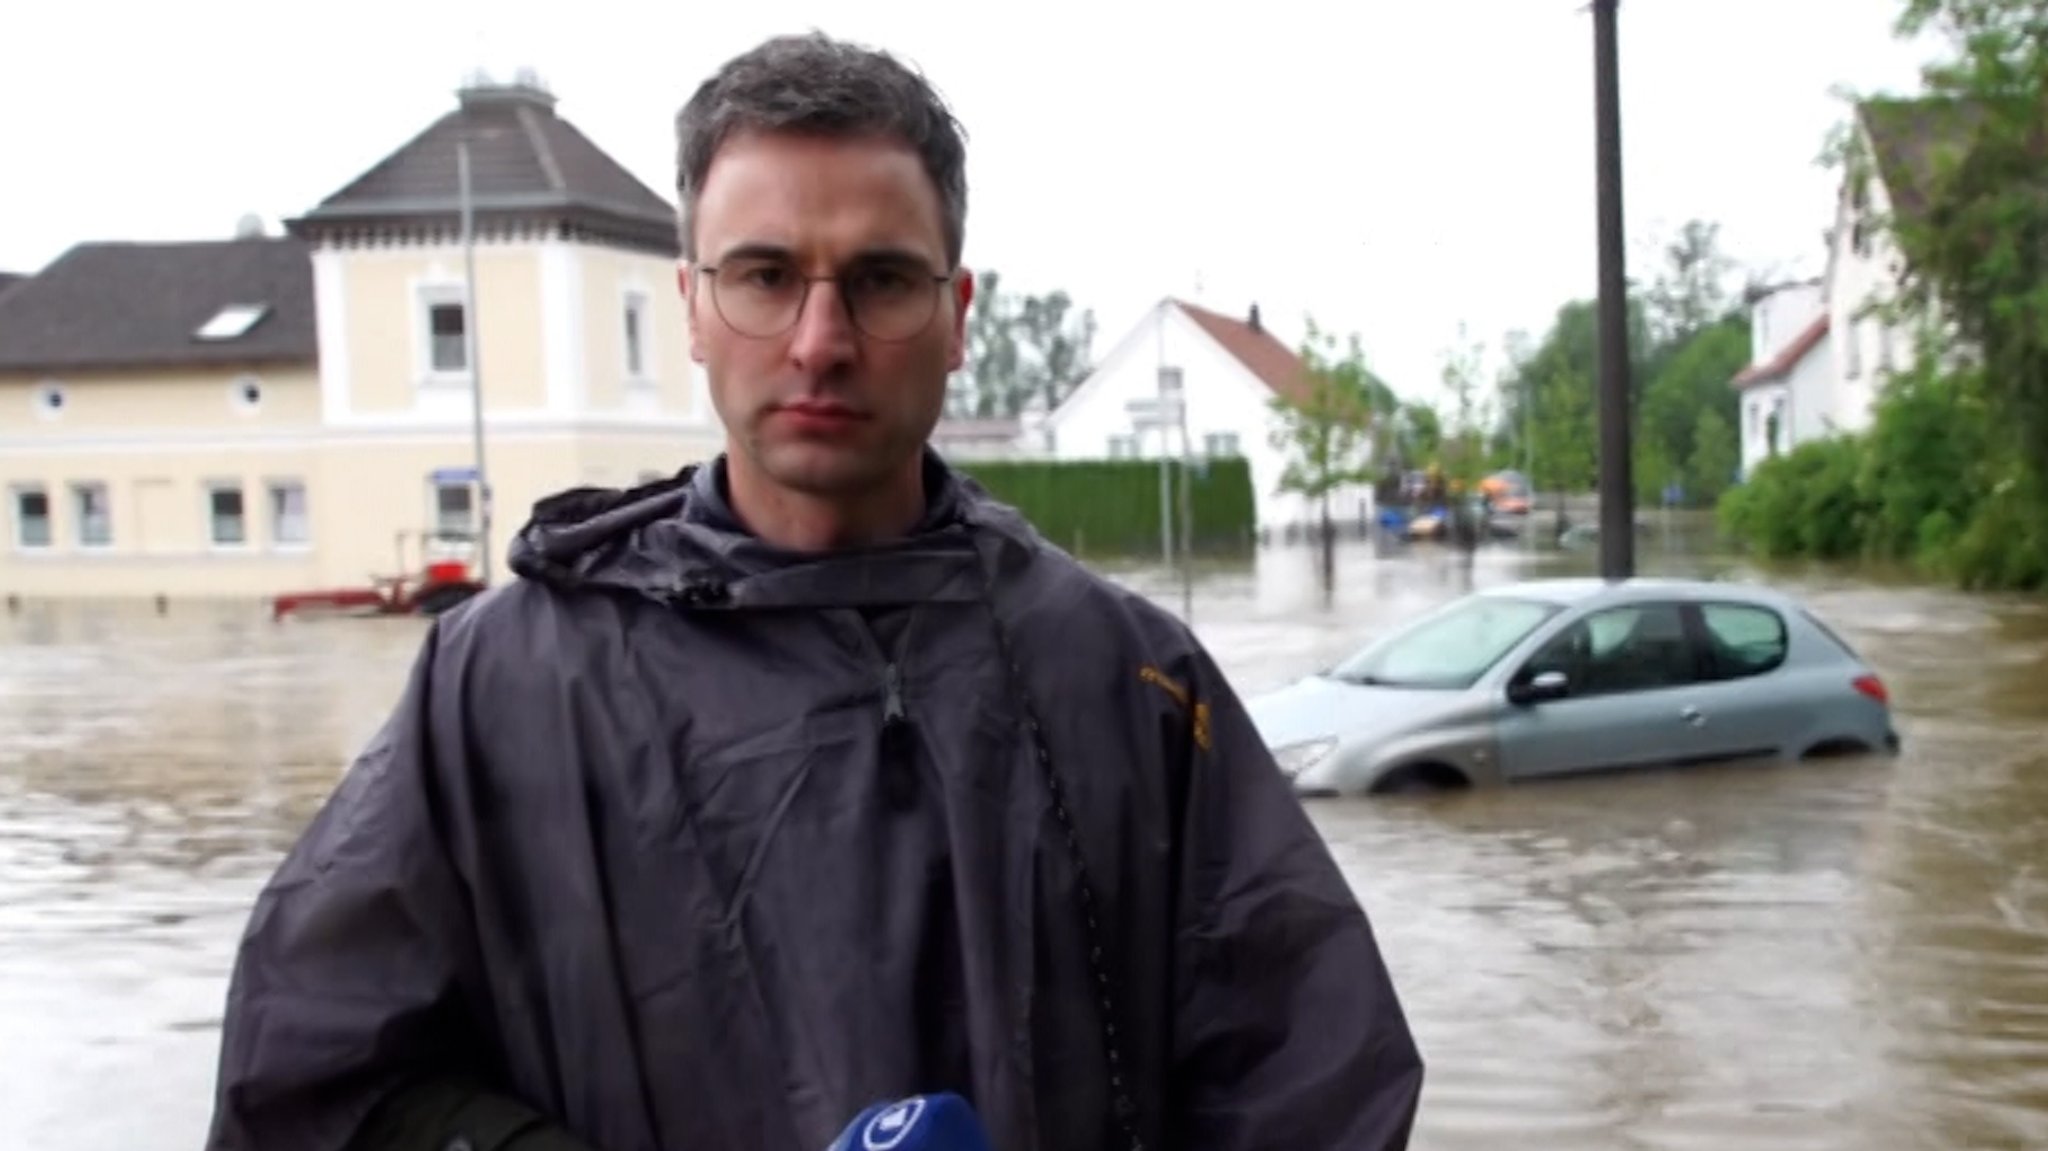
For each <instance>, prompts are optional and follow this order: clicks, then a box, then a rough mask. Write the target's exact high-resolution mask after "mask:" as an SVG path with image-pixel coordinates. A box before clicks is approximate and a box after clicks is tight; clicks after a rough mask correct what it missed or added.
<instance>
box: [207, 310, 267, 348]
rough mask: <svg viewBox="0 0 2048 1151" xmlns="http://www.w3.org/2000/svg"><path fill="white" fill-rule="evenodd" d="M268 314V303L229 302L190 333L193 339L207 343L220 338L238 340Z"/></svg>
mask: <svg viewBox="0 0 2048 1151" xmlns="http://www.w3.org/2000/svg"><path fill="white" fill-rule="evenodd" d="M269 314H270V305H269V304H229V305H228V306H227V307H225V308H222V309H221V310H220V311H218V312H215V313H214V314H213V318H212V319H210V320H208V321H206V322H205V323H204V324H201V325H200V326H199V330H198V331H195V332H193V333H192V338H193V339H195V340H205V341H207V342H209V343H214V342H218V341H221V340H239V339H241V338H242V337H243V336H246V335H248V334H249V329H251V328H253V327H255V326H256V324H257V322H258V321H259V320H261V319H263V317H264V316H266V315H269Z"/></svg>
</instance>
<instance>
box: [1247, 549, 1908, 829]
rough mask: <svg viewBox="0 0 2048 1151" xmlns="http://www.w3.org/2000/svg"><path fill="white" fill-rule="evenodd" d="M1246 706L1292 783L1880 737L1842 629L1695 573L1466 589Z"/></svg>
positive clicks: (1334, 784)
mask: <svg viewBox="0 0 2048 1151" xmlns="http://www.w3.org/2000/svg"><path fill="white" fill-rule="evenodd" d="M1247 704H1248V706H1249V708H1250V711H1251V716H1252V721H1253V723H1254V724H1256V725H1257V727H1258V729H1259V732H1260V734H1261V736H1262V737H1263V738H1264V740H1265V742H1266V745H1267V746H1268V747H1269V748H1271V749H1272V750H1273V752H1274V756H1275V758H1276V759H1278V760H1279V763H1280V767H1281V770H1283V771H1285V772H1286V773H1287V774H1288V775H1289V776H1290V777H1291V778H1292V779H1293V780H1294V785H1295V790H1296V791H1297V792H1299V793H1301V794H1303V795H1352V794H1362V793H1370V792H1381V791H1396V790H1412V789H1415V788H1418V787H1443V786H1462V785H1465V784H1491V783H1511V782H1514V781H1517V780H1526V779H1533V778H1538V777H1543V776H1554V775H1565V774H1572V773H1579V772H1591V771H1604V770H1610V769H1617V768H1631V767H1652V766H1671V765H1682V764H1693V763H1706V762H1713V761H1718V760H1735V759H1751V758H1759V757H1783V758H1803V757H1807V756H1818V755H1839V754H1858V753H1864V752H1884V753H1896V752H1897V751H1898V749H1899V737H1898V734H1897V731H1896V729H1895V728H1894V726H1893V723H1892V713H1891V701H1890V698H1889V696H1888V695H1887V694H1886V691H1885V686H1884V681H1883V680H1882V679H1881V678H1879V676H1878V674H1877V672H1876V671H1875V670H1874V669H1872V668H1871V667H1870V666H1869V665H1868V664H1866V663H1865V662H1864V661H1863V660H1862V658H1861V657H1860V656H1858V655H1857V654H1856V652H1855V651H1854V650H1853V649H1851V648H1850V646H1849V645H1848V643H1847V642H1845V641H1844V640H1843V639H1842V638H1841V637H1840V636H1838V635H1836V634H1835V633H1834V632H1833V631H1831V630H1829V628H1828V627H1827V625H1825V624H1823V623H1822V622H1821V621H1820V620H1819V619H1818V618H1816V617H1815V616H1814V615H1813V613H1812V612H1810V611H1808V610H1807V609H1806V608H1805V607H1804V606H1803V605H1801V604H1800V603H1799V602H1798V601H1797V600H1795V599H1793V598H1792V597H1790V596H1787V595H1784V594H1782V593H1780V592H1776V591H1772V590H1771V589H1769V588H1763V587H1753V586H1747V585H1742V584H1727V583H1714V582H1708V581H1691V580H1656V579H1632V580H1620V581H1611V582H1610V581H1606V580H1597V579H1556V580H1532V581H1528V582H1524V583H1519V584H1514V585H1511V586H1508V587H1502V588H1495V589H1489V590H1487V591H1483V592H1476V593H1473V594H1471V595H1468V596H1465V597H1463V598H1461V599H1458V600H1455V601H1453V602H1452V603H1450V604H1449V605H1447V606H1445V607H1442V608H1439V609H1437V610H1436V611H1434V612H1431V613H1430V614H1429V615H1427V616H1424V617H1423V618H1421V619H1419V620H1417V621H1415V622H1414V623H1412V624H1409V625H1407V626H1406V627H1403V628H1401V629H1400V630H1398V631H1395V632H1393V633H1392V634H1390V635H1387V636H1385V637H1383V638H1381V639H1379V640H1377V641H1375V642H1374V643H1372V644H1370V645H1368V646H1367V647H1366V648H1365V649H1364V650H1362V651H1360V652H1358V653H1357V654H1356V655H1354V656H1352V657H1351V658H1349V659H1347V660H1345V661H1343V662H1342V663H1340V664H1338V665H1337V666H1335V667H1332V668H1329V669H1328V670H1326V671H1323V672H1320V673H1318V674H1316V675H1312V676H1309V677H1308V678H1306V679H1303V680H1301V681H1299V682H1297V683H1293V684H1290V685H1288V686H1286V687H1283V688H1280V689H1278V690H1276V691H1272V692H1269V693H1267V694H1264V695H1261V696H1257V697H1254V698H1252V699H1250V700H1248V701H1247Z"/></svg>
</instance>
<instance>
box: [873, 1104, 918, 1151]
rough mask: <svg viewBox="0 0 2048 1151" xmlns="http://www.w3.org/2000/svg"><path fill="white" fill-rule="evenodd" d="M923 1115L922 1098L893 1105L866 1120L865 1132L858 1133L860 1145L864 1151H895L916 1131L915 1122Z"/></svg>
mask: <svg viewBox="0 0 2048 1151" xmlns="http://www.w3.org/2000/svg"><path fill="white" fill-rule="evenodd" d="M923 1115H924V1098H923V1097H922V1096H917V1097H913V1098H910V1099H905V1100H902V1101H901V1102H898V1103H893V1104H891V1105H889V1106H888V1107H886V1108H884V1109H883V1110H882V1112H881V1113H880V1114H878V1115H876V1116H875V1117H874V1118H873V1119H870V1120H868V1125H867V1128H866V1130H864V1131H862V1132H861V1133H860V1145H861V1147H862V1148H863V1149H864V1151H895V1149H896V1148H897V1147H899V1146H901V1145H902V1144H903V1141H904V1140H905V1139H908V1138H910V1133H911V1132H913V1131H915V1130H917V1121H918V1120H919V1119H920V1118H922V1117H923Z"/></svg>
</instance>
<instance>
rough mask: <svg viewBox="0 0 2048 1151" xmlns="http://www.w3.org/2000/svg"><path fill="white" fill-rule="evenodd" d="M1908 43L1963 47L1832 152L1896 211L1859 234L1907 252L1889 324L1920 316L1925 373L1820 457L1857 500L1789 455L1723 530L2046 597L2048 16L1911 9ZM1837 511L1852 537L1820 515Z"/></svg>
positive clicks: (1829, 476)
mask: <svg viewBox="0 0 2048 1151" xmlns="http://www.w3.org/2000/svg"><path fill="white" fill-rule="evenodd" d="M1899 31H1900V32H1901V33H1902V34H1905V35H1909V36H1913V35H1918V34H1920V33H1922V32H1930V31H1931V32H1938V33H1941V34H1943V35H1944V36H1945V37H1946V38H1947V40H1948V41H1949V43H1950V45H1951V51H1950V52H1949V53H1948V54H1947V55H1946V58H1944V59H1940V60H1937V61H1936V62H1935V63H1934V64H1932V65H1930V66H1929V67H1928V68H1927V69H1926V70H1925V73H1924V77H1923V78H1924V81H1925V91H1924V92H1923V93H1921V94H1920V96H1919V97H1918V98H1915V99H1887V100H1870V101H1864V102H1862V103H1860V104H1859V105H1858V116H1859V118H1860V121H1861V123H1862V124H1863V125H1864V126H1865V127H1866V128H1867V129H1868V132H1867V139H1866V138H1865V137H1863V136H1858V135H1856V134H1854V133H1850V134H1848V136H1847V139H1846V140H1845V141H1843V142H1842V143H1841V144H1840V145H1839V146H1838V147H1836V148H1834V149H1833V153H1834V156H1835V158H1836V159H1838V161H1839V162H1840V164H1841V166H1842V171H1843V178H1844V180H1845V181H1846V182H1847V184H1848V187H1849V190H1850V195H1851V199H1852V201H1854V202H1861V201H1863V200H1864V198H1865V196H1866V194H1867V184H1868V182H1869V181H1870V180H1872V179H1873V178H1881V179H1883V180H1884V181H1885V183H1886V188H1887V190H1888V191H1889V192H1890V193H1891V200H1892V202H1893V204H1894V205H1895V210H1894V211H1893V213H1892V214H1891V215H1890V216H1889V217H1880V216H1876V215H1872V216H1871V217H1870V218H1869V219H1868V220H1866V221H1865V222H1864V223H1863V224H1862V227H1863V228H1864V229H1866V231H1865V233H1864V234H1865V235H1867V236H1870V237H1873V238H1877V237H1881V238H1884V239H1888V240H1889V241H1890V242H1891V243H1892V244H1893V245H1894V246H1895V248H1896V250H1897V252H1898V253H1899V254H1900V256H1902V257H1903V259H1902V260H1901V262H1900V266H1899V267H1900V276H1899V280H1898V283H1897V285H1896V292H1895V293H1894V294H1893V296H1892V297H1891V298H1889V299H1886V300H1884V301H1882V303H1881V306H1880V308H1879V315H1880V316H1881V317H1882V318H1884V319H1886V320H1888V321H1890V322H1893V323H1899V322H1902V321H1917V322H1918V325H1919V332H1918V339H1917V340H1916V341H1915V353H1916V358H1915V362H1914V363H1913V364H1912V365H1911V366H1910V367H1909V368H1908V369H1907V370H1906V371H1905V372H1903V373H1901V374H1898V375H1896V376H1894V377H1893V378H1892V379H1891V380H1890V381H1889V383H1888V384H1887V386H1886V388H1885V391H1884V392H1883V393H1882V394H1881V396H1880V398H1879V400H1878V403H1877V404H1876V406H1875V408H1874V413H1873V415H1874V418H1873V421H1872V426H1871V428H1870V430H1869V432H1868V433H1866V434H1864V435H1862V436H1859V437H1856V438H1854V439H1847V440H1842V441H1838V442H1837V443H1836V444H1833V445H1830V446H1829V447H1828V448H1827V449H1826V450H1827V451H1829V452H1835V453H1841V454H1844V455H1847V454H1854V455H1855V456H1856V457H1857V459H1858V467H1857V469H1856V473H1855V482H1854V484H1853V485H1852V487H1851V488H1850V490H1849V492H1848V494H1847V495H1846V496H1843V497H1842V498H1841V499H1840V500H1836V499H1834V498H1833V497H1834V496H1839V495H1841V493H1840V491H1839V489H1840V477H1839V476H1838V475H1837V474H1836V473H1835V472H1834V471H1833V470H1826V469H1823V470H1819V471H1811V472H1809V471H1802V470H1800V469H1799V468H1797V467H1793V466H1790V465H1791V464H1792V459H1791V458H1789V457H1788V459H1787V460H1785V461H1782V463H1783V464H1785V465H1787V466H1779V465H1780V463H1781V461H1772V462H1771V463H1769V464H1767V465H1765V466H1764V467H1761V468H1759V469H1757V471H1756V474H1755V475H1754V476H1752V478H1751V480H1750V482H1749V483H1748V484H1746V485H1744V487H1743V488H1741V489H1738V490H1737V491H1735V492H1731V493H1730V494H1729V496H1728V497H1727V499H1726V500H1725V501H1724V503H1723V506H1722V511H1723V516H1722V518H1723V522H1724V524H1725V525H1726V526H1727V527H1728V528H1729V530H1730V531H1731V532H1732V533H1733V534H1735V535H1736V536H1737V537H1738V538H1741V539H1743V540H1746V541H1748V542H1749V543H1751V544H1752V545H1754V546H1756V547H1757V548H1758V549H1759V550H1761V551H1763V552H1765V553H1767V554H1772V555H1811V556H1821V557H1832V556H1836V555H1841V554H1856V555H1860V556H1864V557H1868V558H1872V559H1879V560H1891V561H1901V562H1905V563H1908V564H1911V565H1913V566H1915V567H1917V568H1919V569H1921V570H1923V571H1926V572H1928V573H1930V574H1939V575H1942V576H1945V577H1947V578H1949V579H1952V580H1953V581H1955V582H1957V583H1959V584H1961V585H1963V586H1965V587H1973V588H2013V589H2039V588H2044V587H2048V119H2044V118H2043V117H2042V115H2041V112H2040V109H2041V107H2042V102H2043V94H2044V93H2048V23H2044V21H2043V20H2042V18H2041V5H2040V4H2039V3H2037V2H2035V0H1906V2H1905V4H1904V5H1903V9H1902V15H1901V18H1900V20H1899ZM1872 144H1875V145H1876V146H1875V147H1872V146H1870V145H1872ZM1804 450H1805V449H1801V452H1803V451H1804ZM1801 452H1795V453H1793V455H1794V456H1798V455H1800V454H1801ZM1808 487H1813V488H1814V490H1811V491H1809V490H1807V488H1808ZM1824 497H1825V498H1824ZM1843 504H1848V505H1853V508H1854V512H1855V514H1854V517H1853V519H1851V520H1850V521H1849V523H1848V525H1847V527H1846V528H1844V527H1843V526H1842V525H1840V524H1836V525H1832V526H1830V525H1826V524H1823V523H1822V522H1821V520H1820V518H1819V517H1827V516H1836V515H1838V514H1839V511H1840V506H1841V505H1843ZM1781 517H1782V518H1784V519H1785V520H1786V521H1787V522H1778V520H1779V519H1780V518H1781ZM1845 530H1846V531H1847V532H1848V533H1849V535H1851V536H1852V537H1853V541H1852V542H1851V543H1850V545H1849V546H1847V547H1846V550H1845V548H1844V545H1843V541H1842V539H1841V538H1840V533H1841V532H1843V531H1845Z"/></svg>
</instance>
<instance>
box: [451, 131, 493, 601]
mask: <svg viewBox="0 0 2048 1151" xmlns="http://www.w3.org/2000/svg"><path fill="white" fill-rule="evenodd" d="M455 167H456V182H457V183H458V184H459V185H460V193H459V194H460V196H461V198H462V341H463V345H464V347H463V352H464V357H465V359H466V361H467V363H468V365H469V423H470V440H471V448H472V450H473V451H474V453H475V456H476V498H477V538H476V557H477V579H478V582H480V583H482V584H483V585H484V586H486V587H489V586H490V583H491V481H490V479H489V478H488V476H487V475H486V473H485V472H484V370H483V365H482V364H481V363H479V362H478V361H477V343H478V341H477V335H476V329H477V311H478V309H477V306H476V205H475V203H474V199H475V198H474V197H473V196H472V195H471V193H470V186H469V141H468V140H466V139H458V140H456V142H455Z"/></svg>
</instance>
